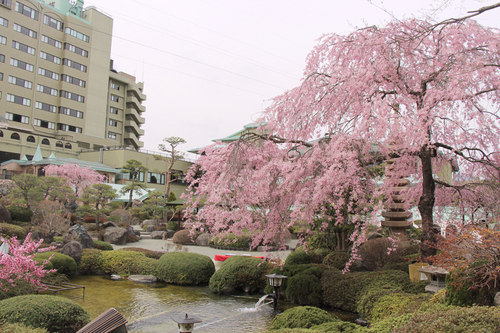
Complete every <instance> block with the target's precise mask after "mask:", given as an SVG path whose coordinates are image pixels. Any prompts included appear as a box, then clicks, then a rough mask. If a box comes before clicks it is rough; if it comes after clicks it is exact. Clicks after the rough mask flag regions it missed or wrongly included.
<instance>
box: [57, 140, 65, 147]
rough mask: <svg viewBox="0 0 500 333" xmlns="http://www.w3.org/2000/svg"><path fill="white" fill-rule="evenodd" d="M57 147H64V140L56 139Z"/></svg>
mask: <svg viewBox="0 0 500 333" xmlns="http://www.w3.org/2000/svg"><path fill="white" fill-rule="evenodd" d="M56 147H58V148H62V147H64V145H63V143H62V141H56Z"/></svg>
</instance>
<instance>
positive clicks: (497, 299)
mask: <svg viewBox="0 0 500 333" xmlns="http://www.w3.org/2000/svg"><path fill="white" fill-rule="evenodd" d="M493 304H495V306H500V292H498V293H496V294H495V299H494V300H493Z"/></svg>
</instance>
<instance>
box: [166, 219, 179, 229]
mask: <svg viewBox="0 0 500 333" xmlns="http://www.w3.org/2000/svg"><path fill="white" fill-rule="evenodd" d="M178 226H179V224H178V222H175V221H170V222H168V223H167V230H173V231H177V227H178Z"/></svg>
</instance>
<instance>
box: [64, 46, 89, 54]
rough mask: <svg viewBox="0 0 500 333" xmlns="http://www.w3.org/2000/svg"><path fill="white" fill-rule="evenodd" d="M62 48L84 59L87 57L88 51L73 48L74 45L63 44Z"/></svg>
mask: <svg viewBox="0 0 500 333" xmlns="http://www.w3.org/2000/svg"><path fill="white" fill-rule="evenodd" d="M64 48H65V49H66V50H69V51H71V52H73V53H76V54H79V55H81V56H83V57H85V58H87V57H88V56H89V52H88V51H85V50H84V49H82V48H79V47H78V46H75V45H73V44H70V43H64Z"/></svg>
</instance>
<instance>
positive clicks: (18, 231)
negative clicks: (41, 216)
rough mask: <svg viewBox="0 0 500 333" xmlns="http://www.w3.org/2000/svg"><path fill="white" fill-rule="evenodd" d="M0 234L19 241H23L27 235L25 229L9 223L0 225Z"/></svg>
mask: <svg viewBox="0 0 500 333" xmlns="http://www.w3.org/2000/svg"><path fill="white" fill-rule="evenodd" d="M0 233H2V234H4V235H6V236H9V237H17V239H19V240H23V239H24V238H26V235H27V234H28V232H27V231H26V229H25V228H23V227H20V226H17V225H14V224H10V223H0Z"/></svg>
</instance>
